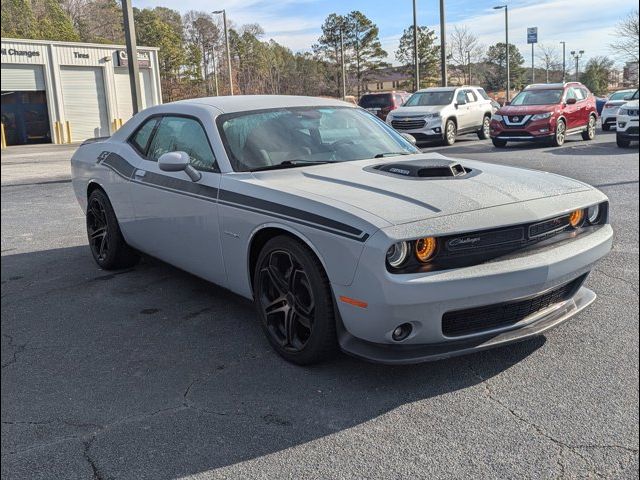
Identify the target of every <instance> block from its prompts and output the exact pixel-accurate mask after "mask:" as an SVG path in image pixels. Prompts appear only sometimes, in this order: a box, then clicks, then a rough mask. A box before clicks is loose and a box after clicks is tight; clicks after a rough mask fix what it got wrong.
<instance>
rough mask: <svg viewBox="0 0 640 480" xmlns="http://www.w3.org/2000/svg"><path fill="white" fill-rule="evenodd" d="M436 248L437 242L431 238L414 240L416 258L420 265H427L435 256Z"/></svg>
mask: <svg viewBox="0 0 640 480" xmlns="http://www.w3.org/2000/svg"><path fill="white" fill-rule="evenodd" d="M437 247H438V242H436V239H435V238H433V237H426V238H421V239H419V240H416V258H417V259H418V260H419V261H420V262H422V263H427V262H428V261H429V260H431V259H432V258H433V256H434V255H435V253H436V248H437Z"/></svg>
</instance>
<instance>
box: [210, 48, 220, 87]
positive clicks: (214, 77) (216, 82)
mask: <svg viewBox="0 0 640 480" xmlns="http://www.w3.org/2000/svg"><path fill="white" fill-rule="evenodd" d="M211 57H212V59H213V82H214V85H215V91H216V97H217V96H218V95H219V93H218V67H217V66H216V54H215V52H213V51H212V52H211Z"/></svg>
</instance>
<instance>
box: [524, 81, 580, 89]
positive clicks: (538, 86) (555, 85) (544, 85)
mask: <svg viewBox="0 0 640 480" xmlns="http://www.w3.org/2000/svg"><path fill="white" fill-rule="evenodd" d="M569 86H577V87H583V86H584V85H583V84H582V83H580V82H566V83H562V82H559V83H532V84H531V85H527V86H526V87H524V89H525V90H546V89H555V88H565V87H569Z"/></svg>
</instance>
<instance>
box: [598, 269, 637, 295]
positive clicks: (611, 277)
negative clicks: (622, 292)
mask: <svg viewBox="0 0 640 480" xmlns="http://www.w3.org/2000/svg"><path fill="white" fill-rule="evenodd" d="M594 270H595V271H596V272H598V273H601V274H602V275H604V276H605V277H607V278H610V279H611V280H618V281H620V282H622V283H625V284H627V285H628V286H630V287H631V289H632V290H633V293H634V294H635V295H636V296H638V285H636V284H634V283H632V282H631V280H627V279H626V278H622V277H617V276H615V275H611V274H610V273H607V272H605V271H604V270H600V269H597V268H596V269H594Z"/></svg>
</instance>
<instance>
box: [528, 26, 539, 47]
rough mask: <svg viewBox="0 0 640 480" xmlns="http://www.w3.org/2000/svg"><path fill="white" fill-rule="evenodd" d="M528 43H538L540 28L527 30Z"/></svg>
mask: <svg viewBox="0 0 640 480" xmlns="http://www.w3.org/2000/svg"><path fill="white" fill-rule="evenodd" d="M527 43H538V27H529V28H527Z"/></svg>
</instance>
